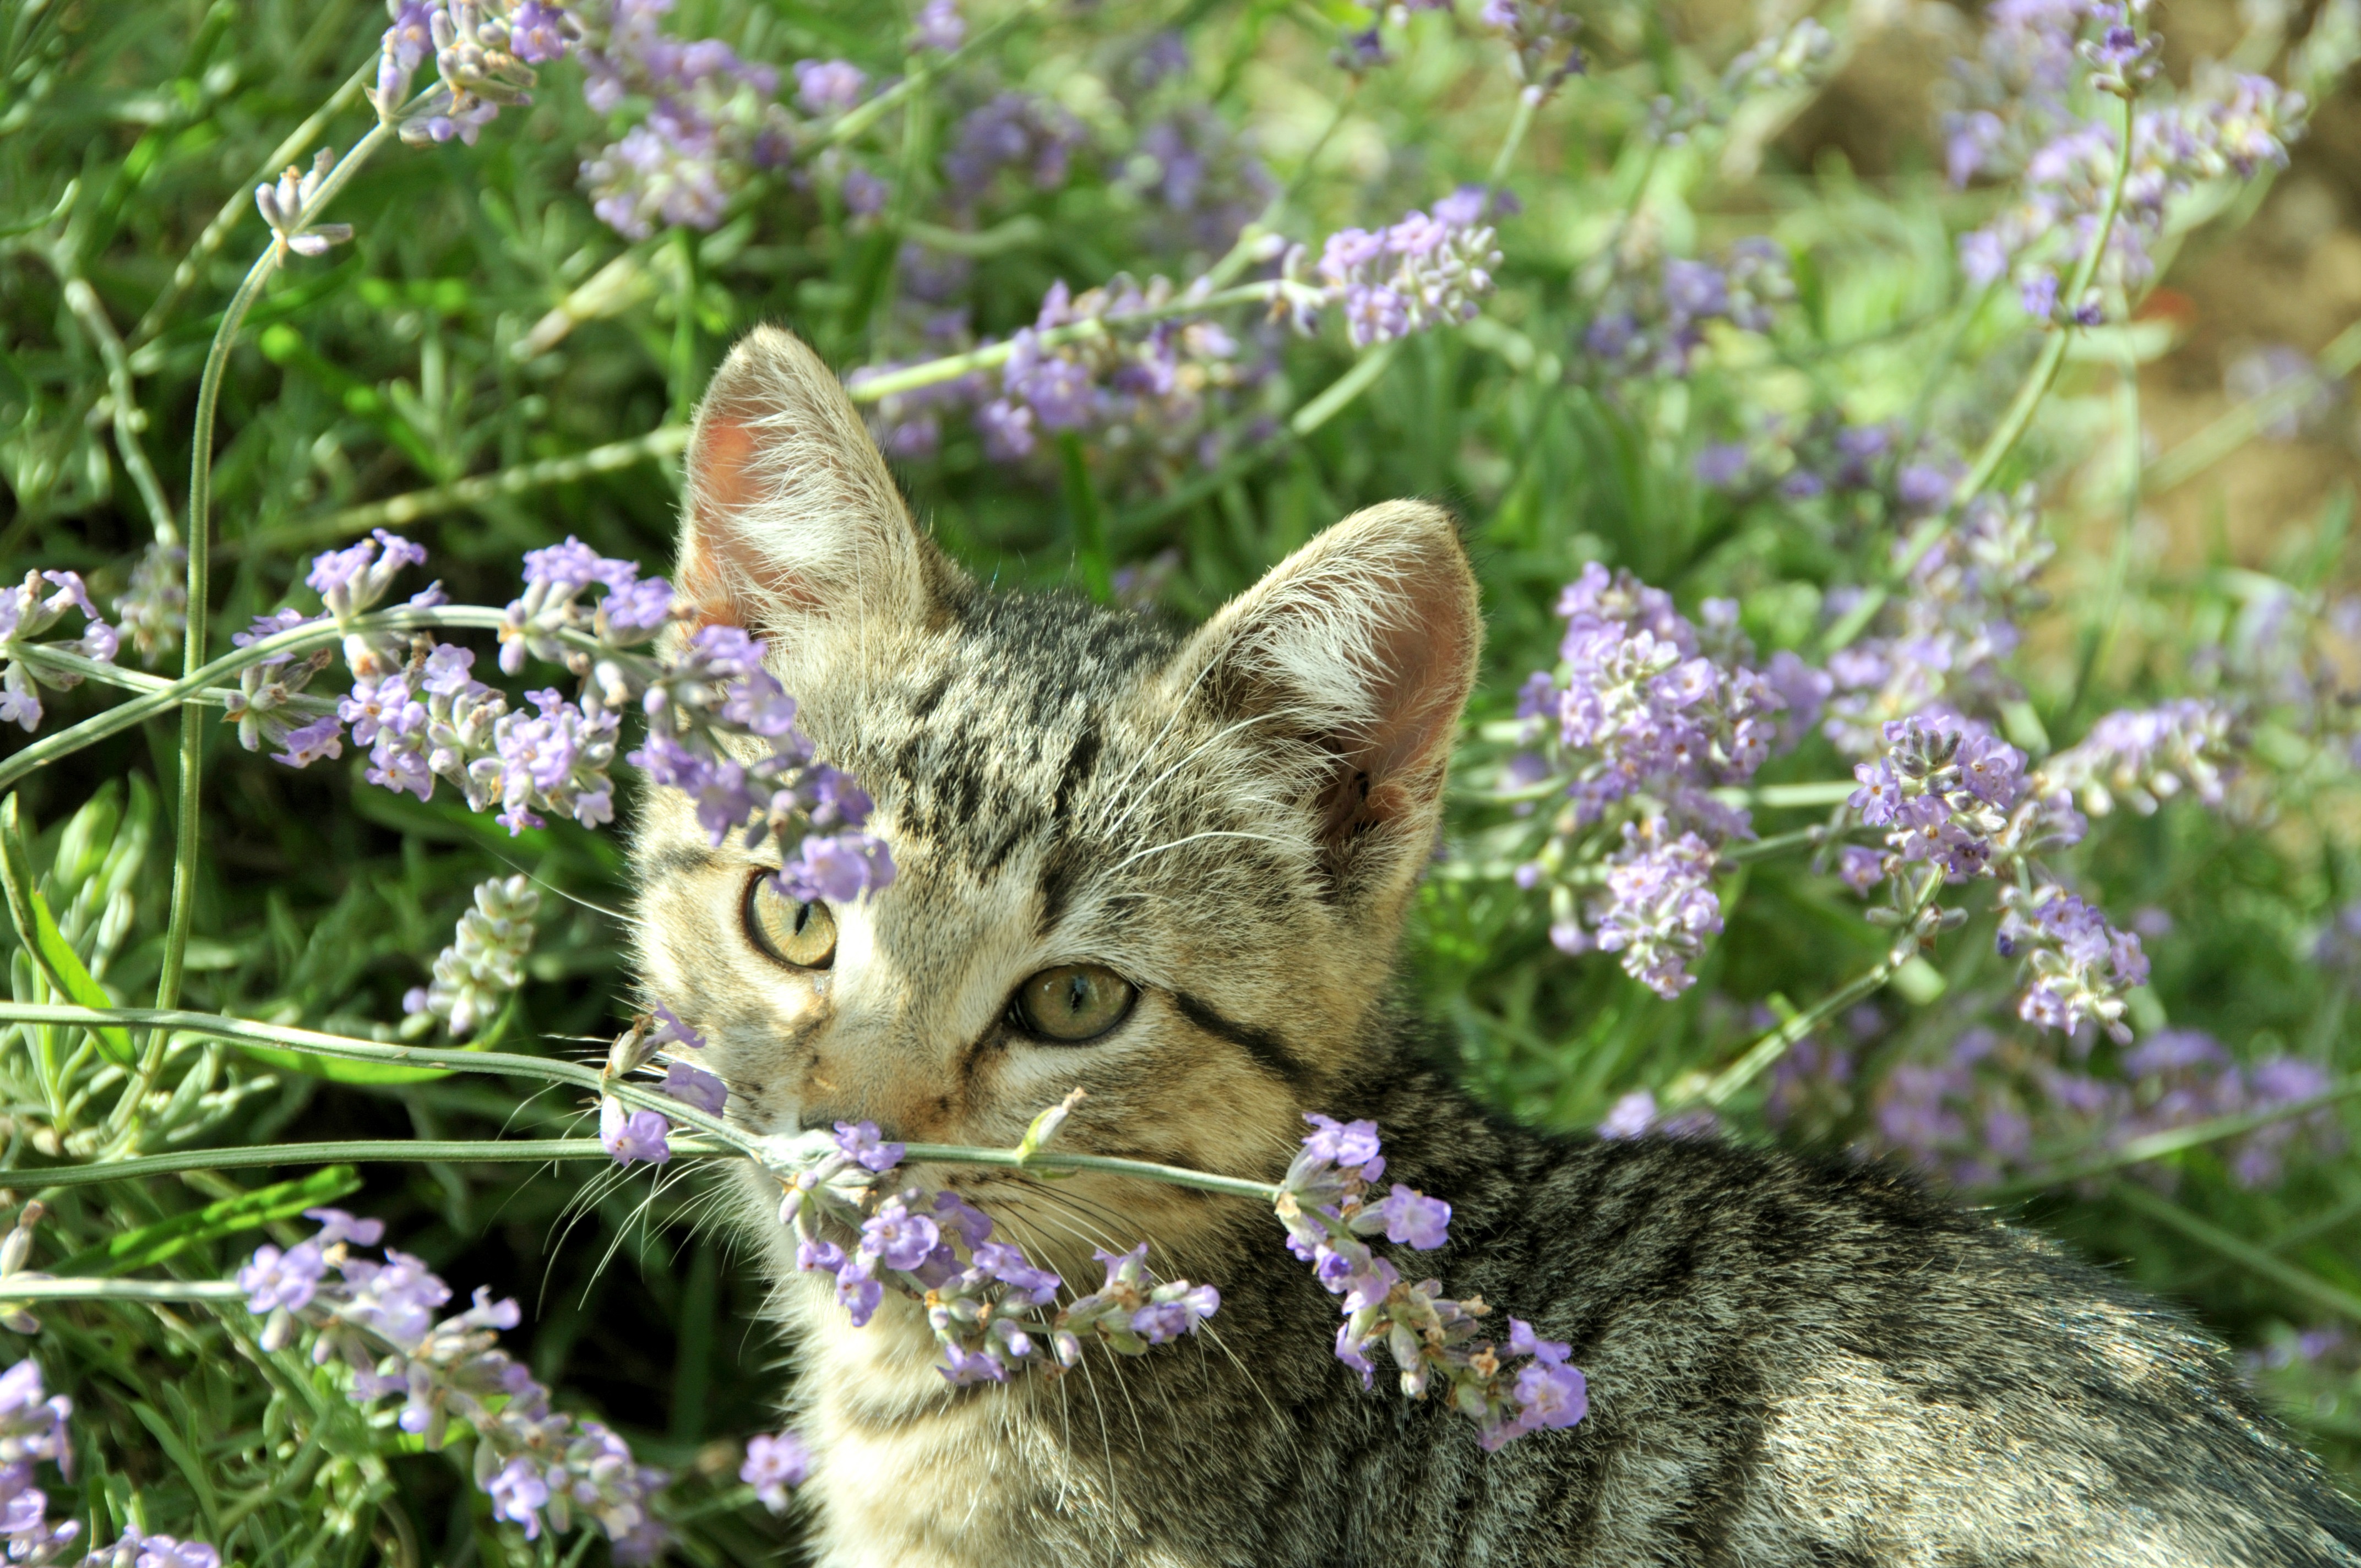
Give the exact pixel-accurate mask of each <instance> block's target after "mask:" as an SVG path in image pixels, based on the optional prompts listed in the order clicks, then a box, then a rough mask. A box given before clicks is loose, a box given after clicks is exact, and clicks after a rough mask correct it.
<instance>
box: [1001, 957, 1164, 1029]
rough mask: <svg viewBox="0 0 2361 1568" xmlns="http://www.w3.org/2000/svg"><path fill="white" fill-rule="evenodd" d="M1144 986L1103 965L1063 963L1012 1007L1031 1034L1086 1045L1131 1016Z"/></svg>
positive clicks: (1020, 990) (1024, 989)
mask: <svg viewBox="0 0 2361 1568" xmlns="http://www.w3.org/2000/svg"><path fill="white" fill-rule="evenodd" d="M1138 996H1139V987H1137V986H1136V985H1134V984H1132V983H1131V981H1127V980H1126V979H1124V978H1123V976H1121V975H1119V974H1117V973H1115V970H1111V969H1108V968H1106V967H1105V966H1104V965H1103V964H1061V965H1060V966H1059V967H1058V968H1056V969H1045V970H1042V971H1041V972H1040V973H1039V974H1037V975H1035V976H1034V977H1033V978H1032V979H1031V980H1028V981H1026V982H1025V983H1024V984H1023V985H1020V986H1018V987H1017V988H1016V999H1015V1000H1014V1001H1013V1002H1011V1003H1009V1006H1010V1007H1011V1008H1012V1009H1013V1010H1014V1011H1015V1013H1016V1022H1017V1023H1018V1024H1019V1025H1022V1026H1023V1028H1024V1030H1025V1032H1026V1033H1027V1034H1028V1035H1031V1036H1035V1037H1036V1038H1038V1039H1043V1040H1055V1041H1056V1042H1058V1043H1059V1044H1060V1045H1067V1046H1072V1045H1080V1044H1081V1043H1082V1041H1084V1040H1093V1039H1096V1038H1097V1037H1098V1036H1101V1035H1104V1034H1105V1033H1106V1032H1107V1031H1108V1030H1109V1029H1112V1028H1114V1027H1115V1025H1117V1024H1120V1023H1122V1022H1123V1021H1124V1020H1125V1019H1126V1018H1127V1017H1129V1016H1130V1015H1131V1004H1132V1003H1133V1002H1135V1001H1137V999H1138Z"/></svg>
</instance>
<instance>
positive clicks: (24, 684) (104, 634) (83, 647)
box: [0, 572, 122, 733]
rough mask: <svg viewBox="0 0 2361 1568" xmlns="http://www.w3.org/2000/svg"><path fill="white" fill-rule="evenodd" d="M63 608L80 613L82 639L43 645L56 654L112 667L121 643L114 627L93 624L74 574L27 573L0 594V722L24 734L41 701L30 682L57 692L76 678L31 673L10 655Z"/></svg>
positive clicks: (37, 717) (33, 724)
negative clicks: (1, 665)
mask: <svg viewBox="0 0 2361 1568" xmlns="http://www.w3.org/2000/svg"><path fill="white" fill-rule="evenodd" d="M43 584H47V585H49V587H48V590H46V591H45V590H44V588H43V587H42V585H43ZM69 609H71V610H77V611H79V612H80V613H81V615H82V635H81V636H80V637H78V638H76V639H75V640H74V641H71V642H57V643H46V644H43V646H45V647H49V648H51V649H54V650H55V651H56V652H60V653H73V654H78V655H80V656H81V657H82V658H85V659H94V660H96V661H97V662H98V663H102V664H111V663H114V662H115V651H116V650H117V648H118V647H120V645H121V641H122V640H121V639H120V638H119V637H118V636H117V635H116V633H115V628H113V627H111V626H109V625H107V624H106V622H105V621H104V620H100V619H99V615H98V610H97V608H96V607H95V606H93V604H92V603H91V602H90V591H89V590H88V589H87V588H85V587H82V576H81V574H80V573H77V572H27V573H26V574H25V580H24V581H23V582H21V583H19V584H17V585H16V587H13V588H9V589H7V590H5V592H0V657H5V659H6V660H7V663H6V666H5V669H0V723H14V724H18V725H21V726H23V727H24V729H26V731H27V733H30V732H31V731H32V730H33V729H36V728H37V727H38V725H39V724H40V722H41V699H40V696H39V694H38V692H37V691H36V690H35V689H34V687H35V683H36V682H38V684H39V685H46V686H52V687H55V688H57V689H58V690H60V691H63V690H65V689H67V688H69V687H71V686H75V685H81V684H82V677H81V676H80V675H75V674H64V673H60V672H52V671H47V670H43V671H39V672H38V673H36V672H35V671H34V670H33V669H32V668H31V667H30V666H29V665H27V663H26V662H25V661H24V660H22V659H20V658H18V657H17V656H16V650H17V649H18V648H20V647H23V646H27V645H29V644H30V643H31V642H32V640H33V639H34V638H36V637H38V636H39V635H40V634H41V633H42V632H44V631H47V630H49V628H50V627H52V626H55V625H56V624H57V623H58V621H59V620H60V619H62V618H63V617H64V615H65V613H66V611H68V610H69Z"/></svg>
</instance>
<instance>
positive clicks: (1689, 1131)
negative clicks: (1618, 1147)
mask: <svg viewBox="0 0 2361 1568" xmlns="http://www.w3.org/2000/svg"><path fill="white" fill-rule="evenodd" d="M1720 1131H1721V1116H1720V1114H1719V1113H1718V1112H1716V1111H1715V1110H1713V1108H1712V1107H1710V1106H1706V1105H1699V1106H1695V1107H1693V1108H1691V1109H1689V1110H1686V1111H1680V1112H1676V1113H1674V1114H1672V1115H1670V1116H1667V1115H1665V1114H1664V1112H1663V1111H1662V1109H1660V1108H1659V1107H1658V1105H1657V1104H1656V1097H1655V1095H1654V1094H1653V1092H1651V1091H1648V1090H1645V1089H1635V1090H1632V1091H1631V1092H1630V1093H1628V1094H1626V1095H1623V1096H1622V1097H1621V1098H1620V1099H1618V1100H1617V1101H1616V1102H1615V1103H1614V1104H1613V1105H1611V1106H1609V1108H1608V1111H1607V1114H1606V1116H1605V1117H1604V1118H1603V1119H1602V1120H1601V1121H1600V1122H1599V1124H1598V1135H1599V1136H1600V1137H1602V1138H1609V1139H1620V1138H1637V1137H1644V1136H1646V1135H1648V1134H1651V1133H1654V1134H1658V1135H1662V1136H1664V1137H1667V1138H1701V1137H1711V1136H1713V1135H1716V1134H1718V1133H1719V1132H1720Z"/></svg>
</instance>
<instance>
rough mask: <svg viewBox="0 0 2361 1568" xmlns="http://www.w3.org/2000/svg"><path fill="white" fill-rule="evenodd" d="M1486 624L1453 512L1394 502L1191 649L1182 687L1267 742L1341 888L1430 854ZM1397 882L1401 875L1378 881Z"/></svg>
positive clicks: (1239, 607)
mask: <svg viewBox="0 0 2361 1568" xmlns="http://www.w3.org/2000/svg"><path fill="white" fill-rule="evenodd" d="M1482 642H1483V621H1482V618H1481V613H1480V610H1479V608H1478V605H1477V593H1476V577H1475V574H1474V573H1473V572H1472V571H1471V570H1470V569H1469V568H1468V565H1467V556H1466V552H1465V551H1464V550H1463V549H1462V548H1461V546H1460V543H1459V538H1458V535H1457V534H1456V532H1454V530H1453V528H1452V525H1451V519H1450V517H1449V516H1448V515H1447V514H1446V513H1444V511H1443V510H1442V509H1441V508H1439V507H1432V506H1426V505H1423V504H1422V503H1419V502H1416V501H1392V502H1389V503H1387V504H1386V505H1384V506H1378V507H1371V508H1369V509H1368V510H1366V511H1360V512H1356V513H1355V514H1353V515H1352V516H1351V517H1349V518H1346V519H1345V521H1342V522H1340V523H1338V524H1336V525H1335V526H1334V528H1331V529H1329V530H1328V531H1327V532H1323V533H1322V534H1321V535H1320V536H1319V537H1318V538H1316V539H1314V540H1313V541H1312V543H1309V544H1307V545H1305V546H1304V547H1303V548H1302V549H1301V550H1299V551H1297V552H1296V553H1295V554H1293V555H1290V557H1288V558H1287V559H1286V560H1285V561H1283V562H1281V563H1280V564H1279V565H1278V566H1276V567H1274V568H1272V570H1271V572H1270V573H1269V575H1268V576H1266V577H1264V578H1263V580H1262V581H1261V582H1260V583H1258V584H1257V585H1256V586H1255V587H1253V588H1251V589H1249V590H1248V591H1247V592H1246V593H1245V594H1242V595H1240V596H1239V597H1238V598H1236V599H1234V600H1233V601H1231V603H1230V604H1229V605H1227V606H1226V607H1224V609H1223V610H1222V611H1221V613H1220V614H1218V615H1216V616H1215V617H1214V618H1213V620H1211V621H1210V622H1208V623H1207V624H1206V625H1205V627H1204V628H1203V630H1201V631H1199V632H1198V633H1197V635H1196V636H1195V637H1193V638H1191V640H1190V641H1189V644H1188V646H1187V647H1186V648H1184V649H1183V650H1182V651H1181V653H1180V657H1179V658H1178V659H1177V660H1175V661H1174V663H1173V665H1172V666H1171V669H1170V673H1169V674H1168V677H1167V678H1168V680H1169V681H1170V682H1172V683H1174V684H1175V685H1178V686H1180V687H1181V688H1184V689H1185V688H1194V690H1195V693H1196V696H1195V697H1194V698H1193V700H1197V701H1201V702H1208V703H1212V704H1213V705H1215V706H1216V707H1218V708H1219V709H1221V710H1223V711H1224V714H1226V715H1230V716H1234V717H1235V718H1238V719H1249V718H1251V719H1257V720H1259V721H1260V723H1259V724H1258V725H1257V728H1256V730H1255V733H1256V734H1257V737H1258V739H1259V740H1260V741H1261V743H1262V744H1263V745H1264V746H1265V747H1266V748H1268V751H1269V752H1270V754H1271V755H1272V757H1273V759H1274V761H1275V762H1277V763H1278V764H1279V767H1280V769H1281V770H1282V772H1283V773H1284V774H1285V775H1286V777H1287V779H1288V783H1289V786H1290V788H1291V789H1292V790H1294V791H1296V792H1297V793H1299V794H1300V795H1302V796H1303V797H1304V804H1305V805H1306V806H1308V807H1309V808H1310V809H1311V812H1312V828H1313V831H1314V832H1315V833H1316V834H1317V835H1318V837H1319V839H1320V840H1321V844H1322V848H1323V854H1325V855H1326V857H1327V858H1328V861H1329V862H1330V866H1331V872H1332V878H1333V879H1334V882H1335V883H1336V885H1337V887H1338V890H1339V891H1340V892H1341V891H1344V890H1345V888H1346V885H1347V884H1348V883H1361V882H1363V881H1365V880H1366V878H1365V876H1364V874H1363V873H1364V872H1365V871H1366V870H1367V869H1369V868H1368V862H1369V861H1371V858H1372V856H1373V855H1374V856H1375V858H1376V860H1377V861H1378V862H1379V863H1381V864H1384V865H1387V866H1390V867H1392V868H1393V870H1394V871H1395V872H1414V871H1415V868H1416V866H1417V865H1418V864H1419V863H1421V862H1422V860H1423V857H1424V853H1425V850H1427V848H1428V847H1429V845H1430V843H1431V841H1432V839H1433V831H1434V823H1435V818H1436V815H1437V813H1438V811H1439V808H1440V805H1441V799H1442V792H1443V779H1444V769H1445V766H1446V764H1447V763H1448V762H1449V760H1450V752H1451V741H1452V738H1453V736H1454V734H1455V731H1456V729H1457V727H1458V721H1459V714H1460V710H1461V709H1462V708H1463V707H1466V702H1467V694H1468V692H1469V691H1470V690H1471V689H1472V687H1473V686H1474V685H1475V680H1476V674H1477V655H1478V653H1479V652H1480V650H1481V647H1482ZM1378 880H1379V881H1381V882H1389V883H1394V882H1398V883H1400V885H1404V886H1406V885H1407V883H1406V881H1403V880H1402V879H1401V878H1400V877H1399V876H1391V877H1379V878H1378Z"/></svg>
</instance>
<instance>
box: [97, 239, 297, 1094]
mask: <svg viewBox="0 0 2361 1568" xmlns="http://www.w3.org/2000/svg"><path fill="white" fill-rule="evenodd" d="M285 254H286V247H285V246H284V245H283V244H282V243H281V242H280V239H279V236H276V235H273V236H271V240H270V247H269V249H268V250H265V251H264V252H263V253H262V254H261V255H260V256H258V257H257V258H255V262H254V265H253V266H252V267H249V268H247V272H246V280H245V281H244V282H242V283H240V284H239V285H238V288H237V293H236V295H235V296H234V297H233V298H232V299H231V300H230V302H229V308H228V309H227V310H226V311H225V312H223V313H222V323H221V328H220V330H219V331H217V332H215V333H214V342H213V347H212V348H211V349H210V350H208V351H207V353H206V355H205V368H204V375H203V378H201V379H200V380H199V381H198V383H197V417H196V427H195V433H194V451H193V452H192V455H191V456H190V459H189V526H188V556H189V578H188V601H187V602H188V628H187V630H186V632H185V633H184V634H183V641H182V646H181V674H182V675H183V676H184V677H185V676H188V675H191V674H195V673H196V672H197V671H198V670H201V669H203V667H204V663H205V621H206V606H207V604H208V603H209V602H210V594H211V591H212V585H211V578H210V572H211V567H212V560H211V552H210V551H209V550H208V548H207V546H208V544H209V543H211V539H212V532H213V530H212V522H211V512H212V509H213V465H214V411H215V409H216V408H217V407H218V406H219V405H220V402H221V383H222V374H223V372H224V370H225V368H226V367H227V366H228V364H229V353H230V348H231V347H232V345H235V344H236V341H237V329H238V327H239V325H240V324H241V323H243V322H244V321H245V320H246V313H247V311H248V310H250V309H252V308H253V305H254V302H255V301H256V300H258V299H259V298H261V295H262V286H263V285H264V284H265V283H268V282H269V280H270V275H271V274H272V273H273V272H275V271H277V270H278V269H279V263H280V258H282V257H283V256H284V255H285ZM204 755H205V718H204V710H203V707H201V706H200V705H198V704H196V703H190V704H189V705H188V706H187V707H183V708H182V709H181V781H180V792H179V813H180V814H179V817H178V820H177V821H176V823H175V824H174V833H173V846H172V896H171V903H170V914H169V916H167V919H166V923H165V927H164V962H163V968H162V970H161V971H160V972H159V974H158V975H157V977H156V1005H157V1007H158V1008H159V1009H162V1010H166V1011H169V1010H170V1009H171V1008H173V1007H175V1006H177V1005H178V1004H179V1003H180V1000H181V965H182V963H183V962H184V960H185V959H186V957H187V953H188V946H189V922H190V920H191V919H192V917H193V916H194V915H195V911H196V902H197V845H198V842H199V839H200V836H201V835H202V833H203V820H202V818H201V816H200V812H201V810H202V808H203V796H204ZM163 1065H164V1037H163V1036H161V1035H160V1034H159V1035H151V1036H149V1037H148V1048H147V1051H146V1053H145V1054H144V1055H143V1057H142V1058H141V1060H140V1063H139V1075H138V1078H137V1081H136V1086H135V1087H134V1088H133V1089H131V1090H129V1091H126V1092H125V1094H124V1096H123V1099H122V1101H121V1102H120V1104H121V1106H122V1107H123V1113H124V1114H126V1115H137V1106H138V1103H139V1100H140V1097H141V1096H142V1095H143V1094H145V1093H146V1091H148V1088H149V1087H151V1086H152V1085H153V1083H154V1082H155V1078H156V1074H157V1073H158V1072H159V1071H160V1070H162V1068H163Z"/></svg>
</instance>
